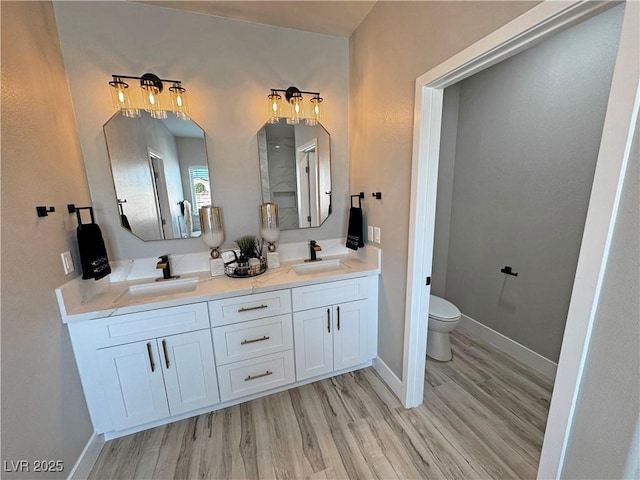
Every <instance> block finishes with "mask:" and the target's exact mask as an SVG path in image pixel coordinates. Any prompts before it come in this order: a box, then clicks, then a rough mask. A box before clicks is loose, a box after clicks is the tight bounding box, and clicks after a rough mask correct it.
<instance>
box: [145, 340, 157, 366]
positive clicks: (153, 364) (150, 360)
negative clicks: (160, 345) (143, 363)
mask: <svg viewBox="0 0 640 480" xmlns="http://www.w3.org/2000/svg"><path fill="white" fill-rule="evenodd" d="M147 353H148V354H149V365H151V371H152V372H155V371H156V362H154V361H153V352H152V351H151V342H147Z"/></svg>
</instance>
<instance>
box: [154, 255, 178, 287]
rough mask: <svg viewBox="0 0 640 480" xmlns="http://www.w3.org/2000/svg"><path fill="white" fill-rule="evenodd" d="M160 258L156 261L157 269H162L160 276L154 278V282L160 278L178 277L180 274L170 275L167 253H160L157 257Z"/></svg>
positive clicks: (171, 278) (170, 278)
mask: <svg viewBox="0 0 640 480" xmlns="http://www.w3.org/2000/svg"><path fill="white" fill-rule="evenodd" d="M158 260H160V261H159V262H158V263H156V268H157V269H162V278H156V282H157V281H160V280H173V279H174V278H180V275H171V263H169V255H161V256H159V257H158Z"/></svg>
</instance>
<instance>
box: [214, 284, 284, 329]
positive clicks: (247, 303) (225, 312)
mask: <svg viewBox="0 0 640 480" xmlns="http://www.w3.org/2000/svg"><path fill="white" fill-rule="evenodd" d="M209 313H210V314H211V320H212V321H211V325H212V326H214V327H216V326H219V325H228V324H230V323H237V322H241V321H244V320H254V319H256V318H264V317H272V316H274V315H282V314H283V313H291V294H290V292H289V290H277V291H275V292H267V293H256V294H253V295H243V296H241V297H233V298H225V299H222V300H214V301H211V302H209Z"/></svg>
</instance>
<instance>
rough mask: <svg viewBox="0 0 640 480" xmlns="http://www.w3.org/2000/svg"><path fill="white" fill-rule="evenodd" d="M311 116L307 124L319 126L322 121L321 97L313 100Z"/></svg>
mask: <svg viewBox="0 0 640 480" xmlns="http://www.w3.org/2000/svg"><path fill="white" fill-rule="evenodd" d="M310 102H311V115H310V116H309V117H308V118H307V119H306V124H307V125H310V126H313V125H317V124H318V122H319V121H320V102H322V98H321V97H320V95H315V96H314V97H313V98H312V99H311V100H310Z"/></svg>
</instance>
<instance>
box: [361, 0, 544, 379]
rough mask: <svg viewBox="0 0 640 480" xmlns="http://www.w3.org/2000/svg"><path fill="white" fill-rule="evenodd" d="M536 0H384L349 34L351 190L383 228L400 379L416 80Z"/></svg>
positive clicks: (393, 364)
mask: <svg viewBox="0 0 640 480" xmlns="http://www.w3.org/2000/svg"><path fill="white" fill-rule="evenodd" d="M536 3H538V2H501V1H498V2H411V1H408V2H378V3H377V4H376V6H375V7H374V8H373V9H372V10H371V13H369V15H368V16H367V17H366V18H365V20H364V21H363V23H362V24H361V25H360V26H359V27H358V29H357V30H356V31H355V32H354V34H353V35H352V36H351V38H350V39H349V48H350V58H349V61H350V71H349V156H350V158H351V163H350V177H351V182H350V184H351V191H352V192H360V191H364V192H365V194H366V195H365V200H364V202H363V208H364V213H365V217H366V223H368V224H369V225H375V226H379V227H381V229H382V236H381V237H382V243H381V245H382V248H383V250H384V255H383V259H382V277H381V281H380V301H379V341H378V355H379V356H380V358H381V359H382V360H383V361H384V362H385V363H386V364H387V365H388V366H389V367H390V368H391V370H392V371H393V372H394V373H395V374H396V375H398V376H399V377H401V376H402V350H403V341H404V316H405V301H406V280H407V245H408V236H409V201H410V192H411V152H412V145H413V143H412V141H413V106H414V95H415V81H416V78H417V77H418V76H420V75H422V74H423V73H425V72H427V71H428V70H430V69H431V68H433V67H435V66H437V65H439V64H440V63H442V62H443V61H444V60H446V59H447V58H449V57H451V56H452V55H454V54H455V53H457V52H459V51H460V50H462V49H463V48H465V47H467V46H469V45H471V44H473V43H474V42H476V41H477V40H479V39H481V38H482V37H484V36H485V35H487V34H488V33H490V32H492V31H493V30H495V29H497V28H498V27H500V26H502V25H504V24H505V23H507V22H508V21H510V20H512V19H513V18H515V17H517V16H518V15H520V14H522V13H523V12H525V11H527V10H528V9H530V8H531V7H532V6H534V5H535V4H536ZM378 191H379V192H382V200H375V199H372V198H371V192H378Z"/></svg>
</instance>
